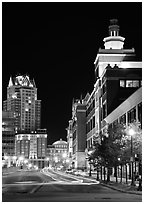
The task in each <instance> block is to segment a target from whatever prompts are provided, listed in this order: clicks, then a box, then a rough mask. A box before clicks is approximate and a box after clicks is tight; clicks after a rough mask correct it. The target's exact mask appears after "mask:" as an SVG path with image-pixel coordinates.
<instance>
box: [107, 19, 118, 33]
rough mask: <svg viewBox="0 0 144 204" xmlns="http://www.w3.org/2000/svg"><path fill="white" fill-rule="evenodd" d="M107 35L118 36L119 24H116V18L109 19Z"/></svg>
mask: <svg viewBox="0 0 144 204" xmlns="http://www.w3.org/2000/svg"><path fill="white" fill-rule="evenodd" d="M109 35H110V36H119V25H118V20H117V19H111V20H110V26H109Z"/></svg>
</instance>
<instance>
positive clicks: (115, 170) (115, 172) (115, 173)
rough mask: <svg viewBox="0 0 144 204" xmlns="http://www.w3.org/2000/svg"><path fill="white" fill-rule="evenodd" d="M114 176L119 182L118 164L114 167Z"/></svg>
mask: <svg viewBox="0 0 144 204" xmlns="http://www.w3.org/2000/svg"><path fill="white" fill-rule="evenodd" d="M114 176H115V177H116V183H117V182H118V179H117V166H115V167H114Z"/></svg>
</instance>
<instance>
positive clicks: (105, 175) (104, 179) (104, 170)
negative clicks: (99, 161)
mask: <svg viewBox="0 0 144 204" xmlns="http://www.w3.org/2000/svg"><path fill="white" fill-rule="evenodd" d="M105 176H106V171H105V166H104V181H105Z"/></svg>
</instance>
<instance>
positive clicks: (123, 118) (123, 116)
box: [120, 114, 126, 124]
mask: <svg viewBox="0 0 144 204" xmlns="http://www.w3.org/2000/svg"><path fill="white" fill-rule="evenodd" d="M120 123H121V124H126V114H124V115H122V116H121V117H120Z"/></svg>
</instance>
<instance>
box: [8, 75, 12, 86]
mask: <svg viewBox="0 0 144 204" xmlns="http://www.w3.org/2000/svg"><path fill="white" fill-rule="evenodd" d="M10 86H13V82H12V77H11V76H10V79H9V84H8V87H10Z"/></svg>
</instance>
